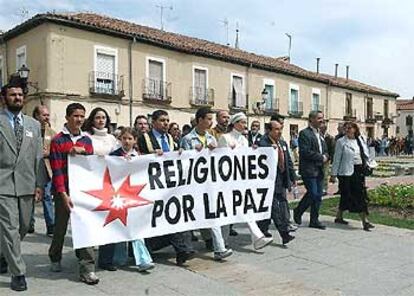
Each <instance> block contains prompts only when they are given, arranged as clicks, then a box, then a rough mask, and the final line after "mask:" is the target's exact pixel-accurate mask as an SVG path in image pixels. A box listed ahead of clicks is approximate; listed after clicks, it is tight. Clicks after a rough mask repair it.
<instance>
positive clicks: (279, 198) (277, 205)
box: [257, 191, 290, 233]
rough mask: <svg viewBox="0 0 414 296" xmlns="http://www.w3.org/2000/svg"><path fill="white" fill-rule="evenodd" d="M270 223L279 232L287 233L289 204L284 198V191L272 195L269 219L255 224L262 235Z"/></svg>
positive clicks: (267, 229)
mask: <svg viewBox="0 0 414 296" xmlns="http://www.w3.org/2000/svg"><path fill="white" fill-rule="evenodd" d="M271 221H273V223H274V224H275V227H276V229H277V230H278V231H279V232H287V230H288V226H289V224H290V213H289V203H288V201H287V198H286V191H285V192H280V193H276V192H275V193H274V194H273V201H272V210H271V214H270V219H266V220H261V221H258V222H257V225H258V226H259V228H260V230H261V231H262V232H263V233H264V232H267V231H269V226H270V223H271Z"/></svg>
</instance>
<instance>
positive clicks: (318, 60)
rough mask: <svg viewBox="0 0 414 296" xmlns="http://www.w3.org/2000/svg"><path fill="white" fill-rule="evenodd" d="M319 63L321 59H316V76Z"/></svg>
mask: <svg viewBox="0 0 414 296" xmlns="http://www.w3.org/2000/svg"><path fill="white" fill-rule="evenodd" d="M320 61H321V58H316V74H319V62H320Z"/></svg>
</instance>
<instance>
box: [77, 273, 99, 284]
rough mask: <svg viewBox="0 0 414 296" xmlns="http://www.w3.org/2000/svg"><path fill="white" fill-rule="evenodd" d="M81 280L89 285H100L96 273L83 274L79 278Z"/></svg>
mask: <svg viewBox="0 0 414 296" xmlns="http://www.w3.org/2000/svg"><path fill="white" fill-rule="evenodd" d="M79 280H80V281H81V282H84V283H85V284H87V285H96V284H97V283H99V278H98V277H97V276H96V274H95V273H94V272H88V273H84V274H81V275H80V276H79Z"/></svg>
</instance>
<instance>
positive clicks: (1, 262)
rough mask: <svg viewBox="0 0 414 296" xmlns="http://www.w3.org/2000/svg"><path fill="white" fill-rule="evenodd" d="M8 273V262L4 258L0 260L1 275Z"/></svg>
mask: <svg viewBox="0 0 414 296" xmlns="http://www.w3.org/2000/svg"><path fill="white" fill-rule="evenodd" d="M1 273H7V262H6V259H5V258H4V257H1V258H0V274H1Z"/></svg>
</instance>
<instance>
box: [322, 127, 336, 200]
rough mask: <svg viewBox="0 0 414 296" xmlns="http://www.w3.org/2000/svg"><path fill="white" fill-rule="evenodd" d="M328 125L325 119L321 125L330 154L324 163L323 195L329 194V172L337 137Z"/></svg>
mask: <svg viewBox="0 0 414 296" xmlns="http://www.w3.org/2000/svg"><path fill="white" fill-rule="evenodd" d="M327 129H328V127H327V125H326V121H324V122H323V123H322V125H321V127H320V132H321V136H322V137H323V139H324V140H325V143H326V148H327V152H328V156H329V160H330V161H327V162H325V163H324V165H323V172H324V177H323V195H327V194H328V185H329V173H330V163H331V161H332V159H333V155H334V153H335V138H334V137H333V136H331V135H330V134H329V133H328V131H327Z"/></svg>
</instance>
